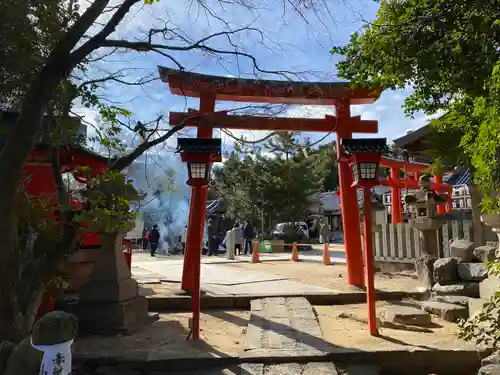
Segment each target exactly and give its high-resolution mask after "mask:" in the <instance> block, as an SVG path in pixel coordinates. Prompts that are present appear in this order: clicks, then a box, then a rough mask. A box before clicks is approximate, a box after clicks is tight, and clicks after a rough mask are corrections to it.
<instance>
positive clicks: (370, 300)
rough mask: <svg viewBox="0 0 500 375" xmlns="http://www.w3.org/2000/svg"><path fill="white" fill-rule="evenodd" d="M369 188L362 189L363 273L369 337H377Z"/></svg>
mask: <svg viewBox="0 0 500 375" xmlns="http://www.w3.org/2000/svg"><path fill="white" fill-rule="evenodd" d="M371 200H372V199H371V191H370V188H369V187H364V188H363V212H364V217H365V218H364V223H363V228H364V240H365V272H366V303H367V305H368V329H369V330H370V335H372V336H377V335H378V329H377V314H376V311H375V309H376V307H375V276H374V258H373V243H372V242H373V241H372V224H373V222H372V204H371Z"/></svg>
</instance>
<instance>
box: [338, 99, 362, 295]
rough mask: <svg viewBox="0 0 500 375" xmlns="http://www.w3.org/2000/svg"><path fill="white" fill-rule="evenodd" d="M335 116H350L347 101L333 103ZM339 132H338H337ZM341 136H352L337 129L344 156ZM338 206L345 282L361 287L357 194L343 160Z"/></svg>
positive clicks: (340, 164)
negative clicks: (342, 242)
mask: <svg viewBox="0 0 500 375" xmlns="http://www.w3.org/2000/svg"><path fill="white" fill-rule="evenodd" d="M335 108H336V116H337V118H338V119H339V121H340V119H341V118H344V119H345V118H350V117H351V113H350V112H351V111H350V105H349V102H347V103H345V102H343V103H337V104H336V105H335ZM339 132H340V133H339ZM341 138H352V134H351V133H348V132H342V129H337V153H338V157H339V158H344V157H345V154H344V150H343V149H342V147H341V146H340V144H341V143H340V140H341ZM338 169H339V186H340V207H341V210H342V225H343V228H344V246H345V258H346V267H347V282H348V283H349V284H350V285H354V286H358V287H362V286H364V284H365V283H364V280H363V252H362V250H361V233H360V228H359V227H360V225H359V224H360V223H359V210H358V196H357V192H356V189H354V188H352V187H351V185H352V182H353V181H352V171H351V168H350V167H349V164H348V163H347V162H345V161H341V162H340V163H339V168H338Z"/></svg>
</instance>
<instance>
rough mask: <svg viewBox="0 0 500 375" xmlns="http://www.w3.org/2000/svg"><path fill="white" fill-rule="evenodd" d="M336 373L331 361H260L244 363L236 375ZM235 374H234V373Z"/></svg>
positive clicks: (320, 374) (325, 374) (330, 374)
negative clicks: (265, 362)
mask: <svg viewBox="0 0 500 375" xmlns="http://www.w3.org/2000/svg"><path fill="white" fill-rule="evenodd" d="M240 374H241V375H292V374H293V375H338V374H339V372H338V371H337V369H336V367H335V365H334V364H333V363H331V362H312V363H282V364H275V365H264V364H262V363H244V364H242V365H241V373H238V374H237V375H240ZM235 375H236V374H235Z"/></svg>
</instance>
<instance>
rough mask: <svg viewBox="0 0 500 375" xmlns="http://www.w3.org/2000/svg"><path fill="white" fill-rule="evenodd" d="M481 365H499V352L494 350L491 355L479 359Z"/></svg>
mask: <svg viewBox="0 0 500 375" xmlns="http://www.w3.org/2000/svg"><path fill="white" fill-rule="evenodd" d="M481 365H482V366H486V365H500V352H495V353H493V354H492V355H490V356H488V357H486V358H484V359H483V360H482V361H481Z"/></svg>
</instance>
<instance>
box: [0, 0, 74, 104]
mask: <svg viewBox="0 0 500 375" xmlns="http://www.w3.org/2000/svg"><path fill="white" fill-rule="evenodd" d="M77 12H78V4H77V2H70V3H68V2H66V1H60V0H54V1H44V2H39V1H35V2H33V1H28V0H4V1H2V2H1V4H0V61H2V64H0V108H4V109H13V110H17V109H18V107H19V103H20V101H21V100H22V98H23V95H24V93H25V92H26V88H27V87H28V84H29V83H30V81H31V79H32V77H33V74H34V73H36V72H38V71H39V70H40V69H41V68H42V66H43V64H44V62H45V59H46V58H47V56H48V55H49V54H50V51H51V49H52V48H53V46H54V45H55V43H56V42H57V41H58V40H59V39H60V38H61V36H62V35H63V33H64V31H65V30H66V26H67V25H68V23H69V22H71V21H72V20H75V19H76V18H77V17H78V13H77Z"/></svg>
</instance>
